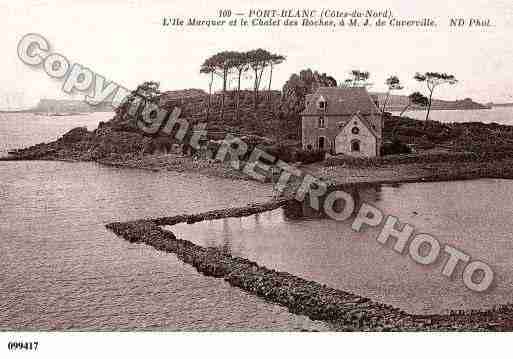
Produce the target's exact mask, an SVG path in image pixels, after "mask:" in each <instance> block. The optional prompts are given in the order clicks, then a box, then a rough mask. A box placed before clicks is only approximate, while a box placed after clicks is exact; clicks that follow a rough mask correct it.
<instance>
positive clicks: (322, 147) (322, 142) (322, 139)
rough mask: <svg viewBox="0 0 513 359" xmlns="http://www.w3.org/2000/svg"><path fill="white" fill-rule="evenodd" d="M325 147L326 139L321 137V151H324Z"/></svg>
mask: <svg viewBox="0 0 513 359" xmlns="http://www.w3.org/2000/svg"><path fill="white" fill-rule="evenodd" d="M324 146H325V139H324V137H323V136H320V137H319V149H320V150H324Z"/></svg>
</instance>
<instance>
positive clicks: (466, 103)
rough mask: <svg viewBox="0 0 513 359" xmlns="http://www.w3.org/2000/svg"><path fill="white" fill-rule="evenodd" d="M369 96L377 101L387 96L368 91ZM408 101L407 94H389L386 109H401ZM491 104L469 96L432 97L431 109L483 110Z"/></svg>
mask: <svg viewBox="0 0 513 359" xmlns="http://www.w3.org/2000/svg"><path fill="white" fill-rule="evenodd" d="M370 94H371V96H373V97H375V98H377V99H378V101H379V103H382V102H383V101H384V99H385V97H386V96H387V94H386V93H383V92H370ZM408 103H409V99H408V96H405V95H390V98H389V101H388V105H387V111H390V112H392V111H402V110H403V109H404V108H405V107H406V106H407V105H408ZM491 107H492V106H489V105H488V104H486V105H483V104H480V103H478V102H475V101H474V100H472V99H471V98H468V97H467V98H465V99H463V100H456V101H447V100H438V99H433V105H432V107H431V110H485V109H490V108H491ZM424 109H425V108H424V107H420V106H415V105H412V106H410V107H409V110H410V111H414V110H424Z"/></svg>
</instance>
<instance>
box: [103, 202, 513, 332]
mask: <svg viewBox="0 0 513 359" xmlns="http://www.w3.org/2000/svg"><path fill="white" fill-rule="evenodd" d="M287 202H288V200H286V199H283V200H277V201H269V202H265V203H259V204H251V205H248V206H244V207H235V208H226V209H220V210H213V211H208V212H203V213H198V214H182V215H177V216H172V217H161V218H153V219H143V220H136V221H130V222H113V223H109V224H107V225H106V227H107V229H109V230H111V231H112V232H114V233H115V234H116V235H117V236H120V237H122V238H124V239H125V240H128V241H130V242H136V243H144V244H146V245H150V246H152V247H154V248H155V249H157V250H160V251H165V252H169V253H173V254H175V255H176V256H177V257H178V258H179V259H180V260H182V261H184V262H185V263H187V264H190V265H192V266H193V267H194V268H195V269H196V270H197V271H198V272H200V273H202V274H204V275H206V276H213V277H216V278H222V279H224V280H225V281H227V282H228V283H230V285H232V286H234V287H238V288H240V289H242V290H244V291H246V292H248V293H250V294H253V295H256V296H258V297H260V298H263V299H264V300H266V301H269V302H273V303H277V304H280V305H282V306H285V307H287V308H288V309H289V311H290V312H291V313H294V314H301V315H306V316H308V317H309V318H310V319H312V320H322V321H325V322H328V323H330V324H332V325H333V326H334V327H335V328H336V330H340V331H353V330H357V331H425V330H434V331H461V330H473V331H481V330H512V329H513V304H504V305H500V306H496V307H495V308H494V309H490V310H467V311H453V312H450V313H449V314H432V315H417V314H409V313H406V312H404V311H402V310H401V309H398V308H395V307H392V306H390V305H387V304H383V303H379V302H376V301H373V300H371V299H369V298H365V297H362V296H359V295H355V294H353V293H350V292H346V291H343V290H339V289H334V288H330V287H328V286H326V285H323V284H320V283H317V282H314V281H308V280H305V279H303V278H301V277H298V276H295V275H292V274H290V273H287V272H279V271H275V270H272V269H268V268H266V267H264V266H260V265H259V264H258V263H256V262H253V261H250V260H248V259H245V258H240V257H234V256H232V255H230V254H227V253H224V252H222V251H221V250H219V249H216V248H211V247H202V246H199V245H196V244H194V243H192V242H190V241H187V240H185V239H179V238H177V237H176V236H175V235H174V233H173V232H172V231H170V230H166V229H163V228H161V226H164V225H168V226H172V225H174V224H177V223H195V222H199V221H203V220H210V219H220V218H229V217H245V216H250V215H253V214H255V213H261V212H266V211H270V210H274V209H276V208H280V207H282V206H283V205H285V204H286V203H287Z"/></svg>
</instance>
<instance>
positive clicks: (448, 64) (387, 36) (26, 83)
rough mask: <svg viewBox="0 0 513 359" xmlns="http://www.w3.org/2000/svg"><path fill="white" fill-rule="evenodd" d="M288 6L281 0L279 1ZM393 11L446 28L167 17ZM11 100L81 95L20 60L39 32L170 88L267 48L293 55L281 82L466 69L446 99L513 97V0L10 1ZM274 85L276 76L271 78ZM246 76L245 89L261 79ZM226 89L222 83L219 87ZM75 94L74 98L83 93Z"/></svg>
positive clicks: (117, 70) (5, 9) (116, 73)
mask: <svg viewBox="0 0 513 359" xmlns="http://www.w3.org/2000/svg"><path fill="white" fill-rule="evenodd" d="M278 4H279V5H278ZM288 8H291V9H297V8H300V9H302V8H309V9H317V10H319V9H324V8H330V9H337V10H353V9H363V10H365V9H376V10H381V9H391V10H392V12H393V13H394V15H395V16H396V17H398V18H405V19H410V18H412V19H416V18H424V17H432V18H434V19H435V20H436V21H437V23H438V26H437V27H436V29H428V30H426V29H422V28H418V29H411V28H410V29H405V28H394V29H392V28H389V29H363V30H361V29H356V30H355V29H344V28H334V29H332V28H285V27H278V28H269V27H250V28H240V27H237V28H227V27H224V28H221V29H214V28H177V27H163V26H162V19H163V17H175V16H178V17H183V18H185V19H187V18H188V17H196V18H204V19H216V18H217V14H218V11H219V9H231V10H232V12H233V13H237V12H245V13H247V12H248V11H249V10H250V9H288ZM450 17H464V18H470V17H478V18H490V19H491V21H492V23H493V25H494V26H493V27H491V28H486V29H483V28H473V29H469V28H450V27H449V26H448V23H449V18H450ZM0 28H1V30H2V33H3V34H4V35H3V36H2V38H1V39H0V44H1V45H2V55H3V56H2V57H0V66H1V67H0V68H1V70H0V74H1V76H0V79H1V80H2V84H3V86H2V89H1V90H0V108H6V106H10V107H11V108H14V107H29V106H32V105H34V104H35V103H36V102H37V101H38V100H39V99H40V98H62V99H66V98H71V97H70V96H69V95H67V94H65V93H63V92H62V90H61V85H62V83H61V82H60V81H59V80H56V79H52V78H50V77H49V76H48V75H46V73H45V72H44V71H43V70H42V69H41V68H32V67H29V66H27V65H26V64H24V63H22V62H21V61H20V59H19V58H18V57H17V50H16V49H17V45H18V42H19V41H20V39H21V38H22V37H23V36H24V35H25V34H27V33H38V34H41V35H43V36H44V37H45V38H46V39H48V41H49V43H50V46H51V50H52V51H55V52H58V53H61V54H63V55H65V56H66V57H67V58H68V59H69V60H70V61H71V62H77V63H80V64H82V65H84V66H87V67H89V68H90V69H92V70H93V71H95V72H97V73H99V74H101V75H103V76H105V77H106V78H107V79H109V80H112V81H115V82H117V83H119V84H121V85H123V86H125V87H126V88H135V87H136V86H137V84H139V83H141V82H143V81H147V80H155V81H159V82H160V84H161V89H163V90H172V89H183V88H203V89H207V88H208V80H207V78H206V76H204V75H201V74H200V73H199V68H200V65H201V63H202V62H203V61H204V59H205V58H207V57H208V56H210V55H212V54H214V53H216V52H219V51H222V50H237V51H243V50H250V49H253V48H265V49H268V50H269V51H271V52H275V53H279V54H282V55H284V56H286V61H285V62H284V63H283V64H281V65H279V66H278V67H276V69H275V71H274V73H273V88H275V89H281V87H282V85H283V84H284V82H285V81H286V80H287V79H288V78H289V76H290V75H291V74H292V73H297V72H299V71H300V70H302V69H306V68H311V69H312V70H317V71H319V72H326V73H327V74H329V75H331V76H333V77H335V78H336V79H337V80H343V79H345V78H346V77H347V73H348V72H349V71H350V70H351V69H354V68H358V69H362V70H366V71H369V72H370V73H371V82H372V83H373V84H374V85H373V86H372V87H371V91H384V90H385V86H384V84H383V83H384V81H385V79H386V78H387V77H388V76H390V75H397V76H398V77H399V78H400V79H401V80H402V82H403V84H404V86H405V89H404V90H403V91H401V92H398V94H400V93H402V94H409V93H411V92H413V91H416V90H421V91H423V90H424V88H423V87H422V86H423V85H422V84H419V83H417V82H416V81H415V80H413V75H414V74H415V72H425V71H437V72H447V73H451V74H454V75H455V76H456V77H457V78H458V80H459V82H458V84H457V85H454V86H444V87H440V88H439V89H437V92H436V93H435V97H436V98H441V99H449V100H453V99H462V98H466V97H471V98H473V99H475V100H477V101H480V102H489V101H494V102H513V46H512V45H511V43H512V40H511V39H512V38H513V3H512V2H511V0H506V1H504V0H490V1H482V0H477V1H465V2H463V1H458V2H456V1H447V0H445V1H439V0H430V1H423V2H417V1H413V0H380V1H368V0H357V1H355V0H344V1H340V0H336V1H320V0H319V1H302V0H295V1H288V0H281V1H272V2H271V1H241V0H239V1H194V0H189V1H174V0H153V1H152V0H146V1H141V0H131V1H130V0H129V1H121V0H74V1H61V0H55V1H44V0H27V1H19V0H18V1H7V0H0ZM264 81H265V80H264ZM250 82H251V79H246V80H245V82H244V85H243V86H244V87H250V86H251V84H250ZM215 85H216V86H217V87H218V88H219V86H220V83H219V82H217V83H216V84H215ZM82 97H83V96H81V95H75V96H74V98H82Z"/></svg>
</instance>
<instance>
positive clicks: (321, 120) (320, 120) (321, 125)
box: [319, 116, 325, 128]
mask: <svg viewBox="0 0 513 359" xmlns="http://www.w3.org/2000/svg"><path fill="white" fill-rule="evenodd" d="M319 128H325V124H324V116H321V117H319Z"/></svg>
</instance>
